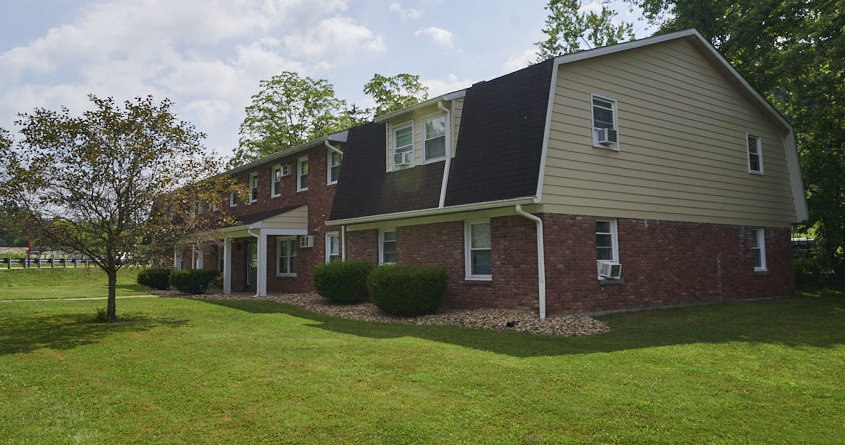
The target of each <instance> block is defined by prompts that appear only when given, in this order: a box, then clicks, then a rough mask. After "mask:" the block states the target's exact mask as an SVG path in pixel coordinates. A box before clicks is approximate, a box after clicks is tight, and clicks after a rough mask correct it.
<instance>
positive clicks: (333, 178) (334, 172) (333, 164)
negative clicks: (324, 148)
mask: <svg viewBox="0 0 845 445" xmlns="http://www.w3.org/2000/svg"><path fill="white" fill-rule="evenodd" d="M327 159H328V163H329V165H328V167H329V168H328V177H327V178H326V180H327V181H326V184H336V183H337V178H338V176H340V159H341V155H340V153H338V152H336V151H334V150H331V149H330V150H329V151H328V156H327Z"/></svg>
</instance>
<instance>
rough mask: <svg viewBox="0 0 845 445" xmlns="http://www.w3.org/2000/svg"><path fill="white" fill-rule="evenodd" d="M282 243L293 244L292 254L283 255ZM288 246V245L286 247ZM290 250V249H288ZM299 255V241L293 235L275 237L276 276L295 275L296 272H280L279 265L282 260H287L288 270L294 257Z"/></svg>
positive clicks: (293, 262) (292, 263)
mask: <svg viewBox="0 0 845 445" xmlns="http://www.w3.org/2000/svg"><path fill="white" fill-rule="evenodd" d="M282 243H289V244H288V245H289V246H293V255H288V256H286V257H283V256H282V255H281V253H282ZM288 248H290V247H288ZM289 252H290V251H289ZM297 256H299V242H298V241H297V239H296V237H295V236H280V237H276V276H277V277H295V276H296V272H281V265H282V264H283V261H285V260H287V261H288V270H290V269H293V268H294V267H292V266H293V265H294V264H295V262H296V258H297Z"/></svg>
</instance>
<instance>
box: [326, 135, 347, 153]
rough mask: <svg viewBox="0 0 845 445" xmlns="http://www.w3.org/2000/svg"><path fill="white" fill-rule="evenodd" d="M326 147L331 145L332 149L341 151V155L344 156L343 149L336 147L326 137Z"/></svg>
mask: <svg viewBox="0 0 845 445" xmlns="http://www.w3.org/2000/svg"><path fill="white" fill-rule="evenodd" d="M326 147H329V148H330V149H332V150H334V151H336V152H338V153H340V155H341V156H343V152H342V151H340V149H339V148H336V147H334V146H333V145H332V144H329V140H328V139H326Z"/></svg>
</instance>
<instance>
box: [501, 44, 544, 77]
mask: <svg viewBox="0 0 845 445" xmlns="http://www.w3.org/2000/svg"><path fill="white" fill-rule="evenodd" d="M535 60H537V50H536V49H526V50H525V51H523V52H521V53H519V54H514V55H512V56H510V57H508V60H506V61H505V64H504V65H503V66H502V69H503V70H504V72H505V73H510V72H513V71H517V70H521V69H523V68H525V67H527V66H528V65H530V64H531V62H533V61H535Z"/></svg>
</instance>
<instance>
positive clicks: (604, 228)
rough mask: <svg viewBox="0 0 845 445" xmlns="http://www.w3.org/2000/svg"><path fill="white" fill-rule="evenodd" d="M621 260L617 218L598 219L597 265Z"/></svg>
mask: <svg viewBox="0 0 845 445" xmlns="http://www.w3.org/2000/svg"><path fill="white" fill-rule="evenodd" d="M618 262H619V241H618V237H617V234H616V220H615V219H596V265H597V266H596V267H598V263H618Z"/></svg>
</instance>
